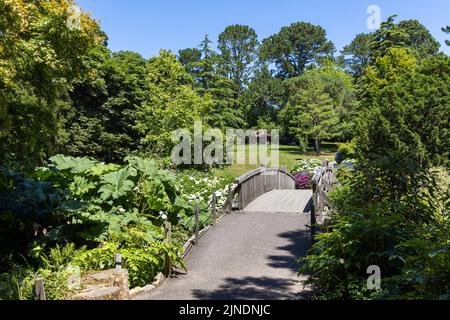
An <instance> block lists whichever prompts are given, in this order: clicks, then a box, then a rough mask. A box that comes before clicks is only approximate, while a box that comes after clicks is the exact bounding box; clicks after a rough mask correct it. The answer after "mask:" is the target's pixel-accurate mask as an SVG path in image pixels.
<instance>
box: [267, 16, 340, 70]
mask: <svg viewBox="0 0 450 320" xmlns="http://www.w3.org/2000/svg"><path fill="white" fill-rule="evenodd" d="M334 51H335V48H334V44H333V43H332V42H331V41H329V40H328V39H327V37H326V31H325V30H324V29H323V28H322V27H320V26H315V25H313V24H311V23H306V22H297V23H293V24H291V25H290V26H288V27H283V28H281V30H280V32H279V33H277V34H275V35H273V36H271V37H269V38H267V39H265V40H263V42H262V44H261V48H260V59H261V60H262V61H266V62H269V63H274V64H275V65H276V71H277V74H278V76H280V77H282V78H291V77H296V76H300V75H302V74H303V72H304V71H305V70H306V68H307V67H308V66H309V65H311V64H313V65H318V64H320V62H321V61H322V60H323V59H324V58H327V57H332V55H333V53H334Z"/></svg>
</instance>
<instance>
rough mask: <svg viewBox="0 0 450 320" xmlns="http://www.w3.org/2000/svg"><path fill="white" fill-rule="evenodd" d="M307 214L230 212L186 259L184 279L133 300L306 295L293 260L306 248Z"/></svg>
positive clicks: (301, 277)
mask: <svg viewBox="0 0 450 320" xmlns="http://www.w3.org/2000/svg"><path fill="white" fill-rule="evenodd" d="M309 221H310V220H309V214H306V213H300V214H295V213H255V212H251V213H232V214H230V215H227V216H225V217H224V218H222V220H220V222H219V223H218V224H217V226H216V227H215V228H213V229H211V230H210V231H209V232H208V233H207V234H206V235H205V236H204V237H203V238H202V239H200V244H199V245H198V246H196V247H194V248H193V249H192V251H191V252H190V253H189V254H188V256H187V258H186V264H187V267H188V274H187V275H185V274H179V275H177V276H176V277H175V278H171V279H168V280H166V281H165V282H164V284H163V285H162V286H161V287H160V288H158V289H156V290H155V291H153V292H152V293H151V294H149V295H145V296H140V297H138V299H137V300H263V299H264V300H295V299H301V298H303V297H304V296H303V295H305V294H307V291H306V290H305V289H304V288H303V285H302V283H301V281H302V280H305V279H306V276H300V277H298V276H297V274H298V269H299V267H298V264H297V263H296V260H297V259H298V258H299V257H301V256H304V255H305V253H306V250H307V249H308V247H309V232H308V231H307V229H306V227H305V225H306V224H308V223H309Z"/></svg>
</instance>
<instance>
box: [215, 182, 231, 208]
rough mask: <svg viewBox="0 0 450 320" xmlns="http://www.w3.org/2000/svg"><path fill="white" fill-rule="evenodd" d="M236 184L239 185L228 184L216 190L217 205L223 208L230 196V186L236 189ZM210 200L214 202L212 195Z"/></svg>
mask: <svg viewBox="0 0 450 320" xmlns="http://www.w3.org/2000/svg"><path fill="white" fill-rule="evenodd" d="M236 186H237V185H236V184H231V185H227V186H225V188H223V189H221V190H218V191H216V192H215V194H216V206H217V207H219V208H222V207H223V206H224V205H225V202H226V201H227V199H228V196H229V190H230V188H231V190H234V188H236ZM209 202H212V195H211V197H210V199H209Z"/></svg>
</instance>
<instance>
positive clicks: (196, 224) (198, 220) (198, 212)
mask: <svg viewBox="0 0 450 320" xmlns="http://www.w3.org/2000/svg"><path fill="white" fill-rule="evenodd" d="M199 218H200V208H199V205H198V204H197V205H195V245H196V246H197V245H198V242H199V232H200V219H199Z"/></svg>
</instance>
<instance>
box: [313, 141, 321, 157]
mask: <svg viewBox="0 0 450 320" xmlns="http://www.w3.org/2000/svg"><path fill="white" fill-rule="evenodd" d="M314 148H315V149H316V153H317V156H320V143H319V139H317V138H316V139H314Z"/></svg>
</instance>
